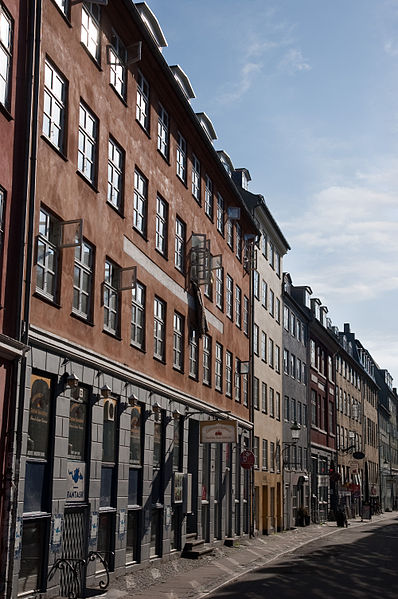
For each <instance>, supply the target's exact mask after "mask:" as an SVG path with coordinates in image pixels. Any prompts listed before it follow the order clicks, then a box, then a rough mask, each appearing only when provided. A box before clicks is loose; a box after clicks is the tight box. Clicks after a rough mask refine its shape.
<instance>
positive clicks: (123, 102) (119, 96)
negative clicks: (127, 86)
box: [109, 83, 128, 108]
mask: <svg viewBox="0 0 398 599" xmlns="http://www.w3.org/2000/svg"><path fill="white" fill-rule="evenodd" d="M109 87H110V88H111V89H112V90H113V92H114V93H115V94H116V95H117V97H118V98H119V100H120V101H121V103H122V104H124V106H125V107H126V108H128V104H127V101H126V99H125V98H123V96H121V95H120V94H119V92H118V91H117V89H116V87H115V86H114V85H113V84H112V83H109Z"/></svg>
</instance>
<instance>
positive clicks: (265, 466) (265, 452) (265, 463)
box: [263, 439, 268, 470]
mask: <svg viewBox="0 0 398 599" xmlns="http://www.w3.org/2000/svg"><path fill="white" fill-rule="evenodd" d="M263 470H268V441H267V439H263Z"/></svg>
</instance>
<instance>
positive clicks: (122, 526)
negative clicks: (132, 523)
mask: <svg viewBox="0 0 398 599" xmlns="http://www.w3.org/2000/svg"><path fill="white" fill-rule="evenodd" d="M126 513H127V512H126V510H125V509H124V508H122V509H121V510H120V512H119V539H120V540H121V541H122V540H123V539H124V535H125V534H126Z"/></svg>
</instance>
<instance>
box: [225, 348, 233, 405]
mask: <svg viewBox="0 0 398 599" xmlns="http://www.w3.org/2000/svg"><path fill="white" fill-rule="evenodd" d="M232 368H233V365H232V354H231V352H230V351H228V350H227V351H226V353H225V395H227V396H228V397H231V396H232Z"/></svg>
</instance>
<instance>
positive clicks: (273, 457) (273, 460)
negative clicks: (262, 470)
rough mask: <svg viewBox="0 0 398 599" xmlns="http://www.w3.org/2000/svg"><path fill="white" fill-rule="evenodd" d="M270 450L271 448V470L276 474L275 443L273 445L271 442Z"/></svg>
mask: <svg viewBox="0 0 398 599" xmlns="http://www.w3.org/2000/svg"><path fill="white" fill-rule="evenodd" d="M269 448H270V470H271V472H274V470H275V443H273V442H272V441H271V442H270V444H269Z"/></svg>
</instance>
